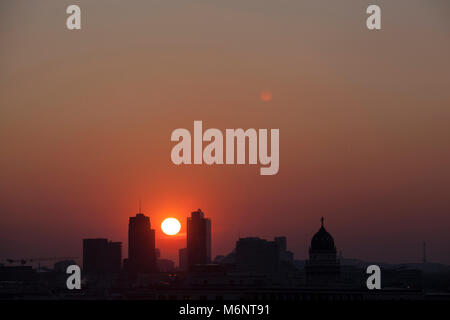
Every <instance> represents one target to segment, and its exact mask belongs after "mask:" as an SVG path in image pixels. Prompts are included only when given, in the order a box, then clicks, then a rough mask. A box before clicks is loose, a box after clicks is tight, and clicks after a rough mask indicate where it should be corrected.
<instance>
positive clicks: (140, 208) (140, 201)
mask: <svg viewBox="0 0 450 320" xmlns="http://www.w3.org/2000/svg"><path fill="white" fill-rule="evenodd" d="M138 213H142V211H141V197H139V212H138Z"/></svg>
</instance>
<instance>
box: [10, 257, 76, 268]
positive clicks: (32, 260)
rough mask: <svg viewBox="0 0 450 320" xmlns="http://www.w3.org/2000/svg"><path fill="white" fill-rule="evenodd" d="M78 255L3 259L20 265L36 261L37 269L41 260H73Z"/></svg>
mask: <svg viewBox="0 0 450 320" xmlns="http://www.w3.org/2000/svg"><path fill="white" fill-rule="evenodd" d="M77 258H78V257H49V258H26V259H5V260H4V261H6V262H8V263H10V264H13V263H20V264H21V265H25V264H27V263H33V262H37V263H38V270H40V269H41V261H55V260H73V259H77Z"/></svg>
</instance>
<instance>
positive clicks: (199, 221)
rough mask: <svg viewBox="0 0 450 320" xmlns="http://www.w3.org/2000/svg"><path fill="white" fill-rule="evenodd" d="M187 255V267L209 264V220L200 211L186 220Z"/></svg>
mask: <svg viewBox="0 0 450 320" xmlns="http://www.w3.org/2000/svg"><path fill="white" fill-rule="evenodd" d="M187 255H188V265H189V267H191V266H193V265H196V264H208V263H211V220H210V219H207V218H205V217H204V214H203V212H202V211H201V210H200V209H198V210H197V211H194V212H192V214H191V217H189V218H187Z"/></svg>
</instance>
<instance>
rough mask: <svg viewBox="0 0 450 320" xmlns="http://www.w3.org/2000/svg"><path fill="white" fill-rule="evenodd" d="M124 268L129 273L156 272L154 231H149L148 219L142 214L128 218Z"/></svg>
mask: <svg viewBox="0 0 450 320" xmlns="http://www.w3.org/2000/svg"><path fill="white" fill-rule="evenodd" d="M126 268H127V271H128V272H131V273H151V272H155V271H157V265H156V250H155V230H154V229H151V224H150V218H149V217H147V216H145V215H144V214H142V213H138V214H136V216H135V217H130V222H129V225H128V260H127V262H126Z"/></svg>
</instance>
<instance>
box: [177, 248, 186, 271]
mask: <svg viewBox="0 0 450 320" xmlns="http://www.w3.org/2000/svg"><path fill="white" fill-rule="evenodd" d="M178 265H179V268H180V270H183V271H185V270H187V269H188V251H187V248H182V249H180V250H178Z"/></svg>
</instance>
